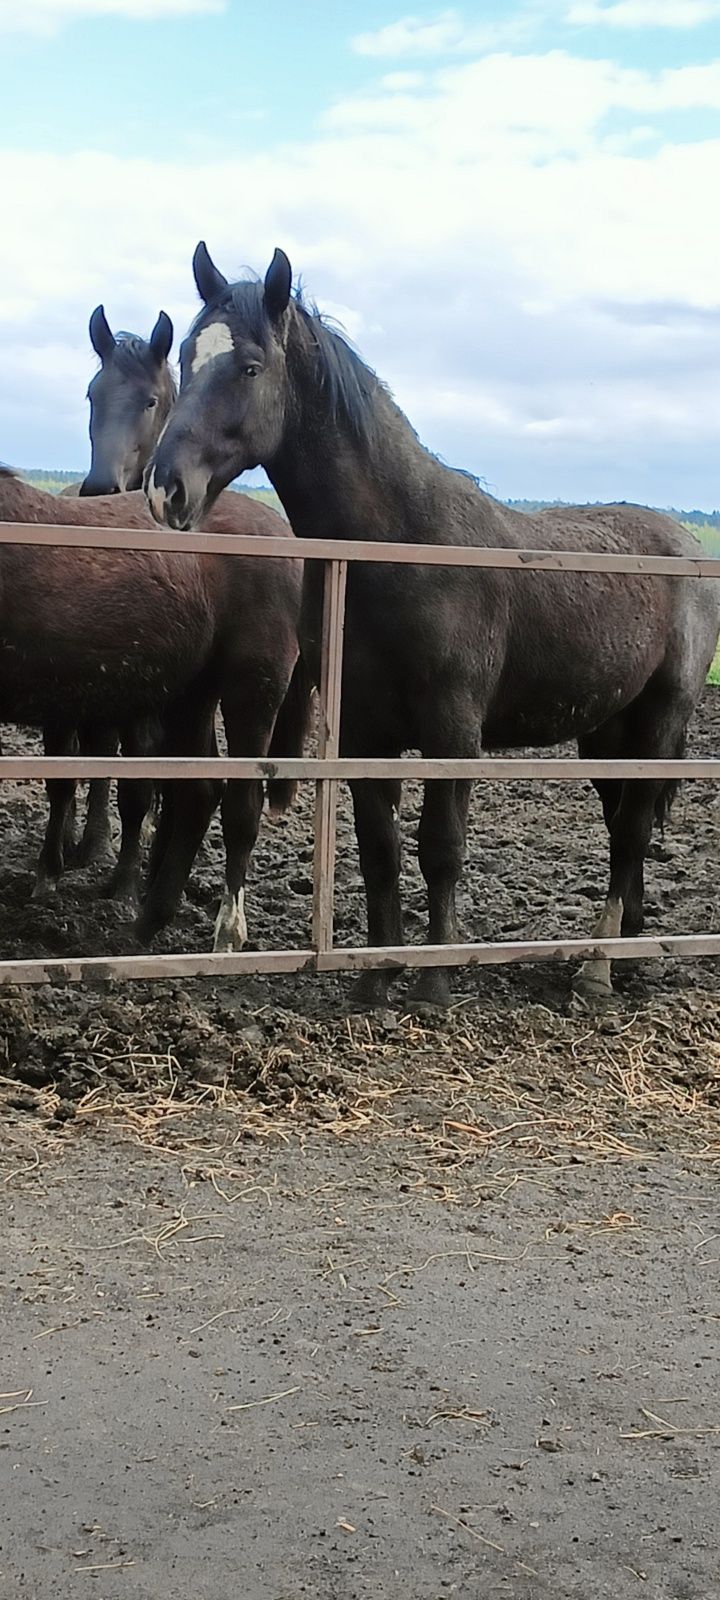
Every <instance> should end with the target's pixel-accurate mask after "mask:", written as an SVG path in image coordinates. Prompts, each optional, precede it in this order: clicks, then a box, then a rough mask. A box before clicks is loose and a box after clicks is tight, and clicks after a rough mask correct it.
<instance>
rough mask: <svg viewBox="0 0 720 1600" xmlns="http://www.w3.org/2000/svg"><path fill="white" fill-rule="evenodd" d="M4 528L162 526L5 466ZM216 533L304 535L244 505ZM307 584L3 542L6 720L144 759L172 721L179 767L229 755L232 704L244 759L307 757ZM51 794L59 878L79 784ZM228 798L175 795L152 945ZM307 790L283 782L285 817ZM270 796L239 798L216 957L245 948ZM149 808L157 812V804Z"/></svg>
mask: <svg viewBox="0 0 720 1600" xmlns="http://www.w3.org/2000/svg"><path fill="white" fill-rule="evenodd" d="M0 520H2V521H6V522H35V523H51V524H52V523H58V524H62V523H70V524H73V525H76V526H90V527H105V526H115V527H127V528H148V529H152V527H153V525H154V524H153V520H152V518H151V516H150V514H149V512H148V508H147V504H146V502H145V499H144V497H143V496H142V495H140V494H127V495H112V496H109V497H106V498H98V499H91V500H84V501H83V502H82V504H81V503H80V501H77V502H76V503H73V502H72V501H71V500H65V501H63V502H60V501H59V499H58V497H57V496H54V495H49V494H43V493H42V492H41V491H39V490H35V489H31V488H29V487H28V485H27V484H24V483H21V482H20V481H19V479H17V478H15V477H13V475H12V474H11V473H9V472H8V471H7V470H5V469H0ZM204 525H205V526H206V527H207V528H208V529H209V531H211V532H215V533H228V534H230V533H246V534H247V533H250V534H260V533H264V534H275V535H281V536H286V537H289V538H291V537H292V533H291V530H290V528H289V526H288V524H287V523H286V522H285V521H284V519H283V518H281V517H279V516H278V515H277V513H275V512H273V511H270V510H269V509H268V508H267V507H266V506H262V505H258V504H257V503H256V502H255V501H253V500H251V499H249V497H247V496H245V495H238V494H233V493H228V494H225V495H223V496H222V498H221V500H220V502H219V504H218V505H217V507H216V508H215V509H214V511H213V512H212V514H211V516H210V517H209V518H208V520H207V522H206V523H205V524H204ZM301 581H302V567H301V563H300V562H299V561H283V562H273V561H268V560H265V561H262V560H258V559H255V558H254V557H253V558H242V559H237V558H235V559H233V557H232V556H222V555H197V556H196V555H187V556H185V555H165V554H162V553H161V552H157V553H146V552H129V551H128V552H126V551H111V550H91V549H87V550H79V549H78V550H74V549H63V548H62V547H58V548H44V547H40V546H37V545H36V546H33V545H10V544H3V545H0V720H4V721H13V722H20V723H26V724H31V725H34V726H38V727H42V728H43V729H44V730H45V736H46V749H47V751H48V753H49V754H63V753H67V751H68V750H69V749H71V748H72V746H73V738H74V730H75V729H80V730H84V731H85V732H87V731H88V730H92V729H93V728H107V727H117V728H118V729H119V731H120V738H121V743H122V748H123V751H124V753H126V754H133V753H135V752H136V751H137V743H136V735H135V730H136V729H137V727H138V725H140V724H141V723H142V721H143V719H146V718H149V717H156V718H161V719H162V725H163V729H164V740H163V751H164V753H165V754H168V755H187V756H192V755H207V754H211V753H213V751H214V750H215V749H216V745H215V735H214V719H215V711H216V707H217V705H218V701H220V702H221V705H222V714H223V720H224V725H225V733H226V738H227V744H228V750H229V752H230V754H231V755H257V756H262V755H265V754H267V753H268V750H272V751H274V753H275V754H277V755H280V754H286V755H292V754H299V753H300V752H301V750H302V746H303V739H304V734H305V729H306V723H307V714H308V705H309V692H308V685H307V682H306V680H305V677H304V673H303V669H302V667H301V665H300V663H299V662H298V658H297V622H298V615H299V607H300V593H301ZM291 680H292V681H291ZM49 787H50V789H51V818H50V825H49V828H48V839H47V840H46V844H45V846H44V847H43V858H44V861H43V870H44V872H45V874H46V876H53V877H55V879H56V878H57V876H58V875H59V873H60V871H61V870H62V864H63V845H64V839H65V833H66V822H67V811H68V806H69V804H70V803H71V800H72V794H73V791H74V785H73V783H72V782H71V781H68V782H66V781H65V780H62V779H56V780H53V783H52V785H50V786H49ZM221 788H222V786H221V785H218V784H216V783H209V782H201V781H198V780H177V781H175V782H174V783H171V784H168V785H167V786H166V787H165V791H164V795H163V815H162V817H161V821H160V826H159V828H158V832H157V835H156V840H155V845H154V848H153V853H152V859H151V872H150V882H149V887H148V890H147V894H146V897H145V901H144V904H143V907H142V911H141V915H140V921H139V924H138V932H139V935H140V937H142V938H145V939H148V938H151V937H152V935H153V934H154V933H156V932H157V931H158V930H159V929H160V928H162V927H163V926H165V924H166V923H167V922H169V921H170V919H171V917H172V915H173V913H174V911H175V909H176V907H177V905H178V903H179V900H180V897H181V894H182V890H183V887H184V885H185V882H186V880H187V877H188V874H189V872H190V870H191V867H192V863H193V860H194V858H195V855H196V853H197V850H198V848H199V846H200V844H201V842H202V839H203V837H204V834H205V832H206V829H207V826H208V823H209V820H210V817H211V815H212V811H213V809H214V807H215V805H216V804H217V801H218V799H219V797H220V790H221ZM139 789H142V786H141V785H138V784H137V783H132V782H129V783H126V784H124V785H123V786H122V788H121V791H120V803H121V813H122V814H123V823H124V824H125V823H126V816H127V812H128V808H129V809H130V812H131V815H130V816H129V817H128V819H127V834H128V838H127V841H126V840H125V839H124V854H123V853H121V858H120V862H119V863H118V870H119V873H120V875H121V876H122V878H123V880H124V882H125V884H127V882H128V880H129V881H131V882H132V881H134V880H135V877H136V874H137V867H138V849H137V843H136V841H137V837H138V833H139V828H138V827H137V825H136V824H137V809H138V801H137V793H138V790H139ZM293 790H294V786H293V785H290V784H287V783H282V782H276V783H274V784H271V785H270V786H269V793H270V802H271V805H272V806H273V807H274V808H275V809H284V807H285V806H287V805H288V804H289V803H290V800H291V798H292V793H293ZM134 797H135V798H134ZM262 799H263V788H262V784H261V783H260V782H254V781H249V782H244V781H243V782H239V781H236V782H231V783H228V784H227V785H226V786H225V788H224V792H223V796H222V822H223V833H224V838H225V847H226V889H225V894H224V897H223V903H222V906H221V910H220V914H219V916H218V920H217V924H216V932H215V948H216V949H228V948H234V947H237V946H238V945H239V944H240V943H241V942H242V940H243V938H244V929H245V922H244V912H243V901H244V888H245V878H246V873H247V866H248V861H249V857H250V854H251V851H252V848H253V845H254V843H255V839H256V836H257V830H258V825H259V820H260V813H261V810H262ZM141 803H142V813H143V815H144V811H145V808H146V804H147V793H145V795H144V798H143V799H142V802H141ZM133 807H134V810H133Z"/></svg>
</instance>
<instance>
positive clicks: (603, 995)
mask: <svg viewBox="0 0 720 1600" xmlns="http://www.w3.org/2000/svg"><path fill="white" fill-rule="evenodd" d="M572 992H573V994H574V995H575V996H576V998H577V999H578V1000H585V1001H587V1002H588V1004H590V1005H602V1004H603V1002H604V1001H607V1000H613V999H614V998H615V997H614V994H613V986H612V984H611V982H610V980H609V979H608V978H596V977H594V976H593V974H592V973H590V972H586V973H583V972H579V973H578V975H577V977H576V978H574V979H573V986H572Z"/></svg>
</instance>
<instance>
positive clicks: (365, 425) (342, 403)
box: [187, 277, 386, 438]
mask: <svg viewBox="0 0 720 1600" xmlns="http://www.w3.org/2000/svg"><path fill="white" fill-rule="evenodd" d="M289 315H290V323H289V326H288V330H287V335H288V349H289V350H291V351H292V355H293V356H294V358H295V360H294V365H295V366H296V368H297V367H298V360H299V370H298V371H297V379H298V381H299V382H300V384H303V383H306V384H308V385H315V386H317V385H319V387H320V390H321V392H322V394H323V395H324V397H325V399H326V401H327V403H328V406H329V410H330V415H331V418H332V420H333V421H334V422H343V423H345V424H346V425H347V426H348V427H349V428H350V430H351V432H352V433H353V434H355V436H356V437H358V438H363V437H365V436H366V435H367V434H368V433H369V431H370V427H371V424H372V421H373V418H374V417H375V415H376V400H377V395H378V393H379V392H386V390H385V386H384V385H383V384H382V383H381V381H380V379H379V378H378V377H377V374H376V373H375V372H373V370H372V368H371V367H369V366H368V365H367V364H366V362H364V361H363V359H362V357H361V356H360V355H359V354H358V352H357V351H356V350H355V349H353V346H352V344H351V343H350V342H349V340H348V338H347V335H346V334H345V332H344V330H343V329H342V328H341V327H340V326H339V325H338V324H335V325H334V324H333V323H332V322H331V320H330V318H328V317H325V316H323V314H322V312H320V311H319V310H318V308H317V306H316V305H315V304H313V303H312V302H311V301H307V300H306V299H305V297H304V295H303V292H302V289H300V288H298V289H297V290H296V291H295V293H294V294H293V296H292V298H291V301H290V308H289ZM223 323H226V325H227V327H228V328H229V330H230V333H231V334H232V335H233V337H234V339H235V340H239V339H241V338H246V339H248V340H249V341H252V343H254V344H257V345H259V347H260V349H262V350H267V348H268V346H269V345H270V342H271V340H272V339H273V338H274V337H275V331H274V328H273V324H272V321H271V319H270V317H269V315H268V312H267V308H266V304H265V294H264V286H263V283H262V281H261V280H260V279H259V278H251V277H247V278H243V279H241V280H240V282H239V283H234V284H231V285H230V286H229V287H228V288H227V289H225V290H223V292H222V294H220V295H218V296H217V298H216V299H215V300H212V301H210V303H209V304H208V305H207V306H203V308H202V310H201V311H200V313H199V315H198V316H197V317H196V318H195V321H194V322H193V324H192V326H191V328H190V330H189V333H188V351H187V354H188V358H189V361H190V365H191V367H192V366H193V361H194V359H195V358H196V353H197V350H198V341H199V339H200V338H201V337H202V334H203V332H204V331H205V330H208V331H209V330H210V329H211V328H212V327H213V326H222V324H223ZM293 335H294V337H293Z"/></svg>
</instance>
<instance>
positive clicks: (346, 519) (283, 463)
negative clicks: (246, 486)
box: [265, 372, 452, 543]
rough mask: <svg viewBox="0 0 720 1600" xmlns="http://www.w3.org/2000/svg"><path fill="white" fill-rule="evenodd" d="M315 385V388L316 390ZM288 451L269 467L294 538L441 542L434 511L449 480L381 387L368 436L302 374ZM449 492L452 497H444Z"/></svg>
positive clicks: (284, 447) (288, 428)
mask: <svg viewBox="0 0 720 1600" xmlns="http://www.w3.org/2000/svg"><path fill="white" fill-rule="evenodd" d="M311 385H312V387H311ZM292 390H293V392H292V396H291V398H290V403H289V404H288V407H287V412H286V416H287V421H286V425H285V430H284V435H283V440H282V444H281V446H280V449H279V450H278V452H277V454H276V455H275V457H274V458H273V460H272V461H270V462H268V463H266V464H265V465H266V471H267V473H268V476H269V478H270V481H271V483H272V485H273V487H274V489H275V490H276V493H277V494H278V495H279V497H280V499H281V501H282V503H283V505H284V507H285V510H286V512H287V515H288V518H289V520H290V523H291V526H292V528H293V529H294V531H295V533H296V534H303V535H305V536H313V537H315V538H335V539H337V538H346V539H368V538H369V539H377V540H380V541H386V542H388V541H392V540H395V539H397V540H405V541H409V542H412V543H414V542H418V543H423V542H427V543H437V542H442V530H441V529H439V528H438V526H437V519H433V518H432V517H431V518H430V520H429V522H428V505H431V504H432V502H433V500H434V498H435V493H439V494H440V493H442V492H443V480H444V479H445V478H446V477H451V476H452V474H450V473H449V470H448V468H447V467H444V466H443V465H442V464H441V463H440V462H439V461H437V460H436V459H435V457H434V456H432V455H430V452H429V451H428V450H426V449H425V448H424V446H423V445H422V444H421V443H420V441H419V439H418V438H417V436H416V434H415V433H414V432H413V430H412V428H411V426H410V424H409V422H408V421H407V418H406V417H405V416H403V413H402V412H401V411H400V409H399V407H398V406H396V405H395V402H394V401H393V400H392V399H391V397H390V395H388V394H387V393H386V391H385V390H384V389H383V388H382V386H381V385H380V384H378V388H377V391H376V393H375V395H374V396H373V401H372V407H373V409H372V415H371V417H370V419H369V423H368V427H367V430H366V431H365V432H363V433H362V434H361V433H360V432H359V431H358V430H356V429H354V428H353V427H352V426H351V424H350V422H349V420H347V419H346V418H344V417H343V416H338V415H337V414H336V415H333V411H332V407H331V405H330V403H329V402H328V400H327V398H326V396H325V395H324V394H323V393H322V391H319V390H318V387H317V384H316V383H313V382H312V378H311V377H310V375H309V374H308V376H307V381H306V383H303V382H302V374H301V373H298V372H296V374H295V378H294V382H293V383H292ZM445 492H447V491H446V490H445Z"/></svg>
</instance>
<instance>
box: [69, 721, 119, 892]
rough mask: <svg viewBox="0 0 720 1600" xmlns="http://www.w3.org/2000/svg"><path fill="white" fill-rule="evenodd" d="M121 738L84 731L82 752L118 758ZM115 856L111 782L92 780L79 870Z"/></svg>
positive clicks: (106, 732) (79, 849)
mask: <svg viewBox="0 0 720 1600" xmlns="http://www.w3.org/2000/svg"><path fill="white" fill-rule="evenodd" d="M117 748H118V739H117V734H116V733H115V731H114V729H113V730H110V729H108V728H96V727H91V728H83V729H82V731H81V734H80V753H81V755H87V756H114V755H117ZM108 856H112V838H111V834H110V779H109V778H91V780H90V785H89V789H88V807H87V816H86V819H85V827H84V828H83V834H82V838H81V840H80V842H79V844H78V846H77V849H76V852H75V862H76V865H77V866H79V867H87V866H90V864H91V863H92V862H94V861H106V860H107V858H108Z"/></svg>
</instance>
